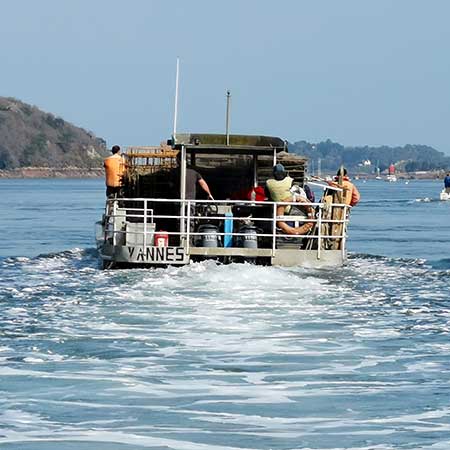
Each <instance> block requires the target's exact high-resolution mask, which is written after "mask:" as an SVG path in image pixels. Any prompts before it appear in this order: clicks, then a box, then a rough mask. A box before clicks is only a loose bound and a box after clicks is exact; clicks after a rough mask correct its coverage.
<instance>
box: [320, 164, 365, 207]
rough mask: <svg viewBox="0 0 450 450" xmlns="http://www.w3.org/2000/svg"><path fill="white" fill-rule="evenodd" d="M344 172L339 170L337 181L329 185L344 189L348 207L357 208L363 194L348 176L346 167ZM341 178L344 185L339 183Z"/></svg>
mask: <svg viewBox="0 0 450 450" xmlns="http://www.w3.org/2000/svg"><path fill="white" fill-rule="evenodd" d="M342 170H343V172H342V173H341V169H339V170H338V171H337V174H336V177H335V178H334V180H335V181H329V182H328V184H329V185H330V186H335V187H339V188H341V189H342V194H343V201H344V203H345V204H346V205H350V206H356V205H357V204H358V203H359V200H360V199H361V194H360V193H359V191H358V189H357V188H356V186H355V185H354V184H353V183H352V182H351V181H350V178H349V177H348V176H347V169H346V168H345V167H344V168H342ZM340 176H342V185H340V184H339V183H338V182H339V177H340Z"/></svg>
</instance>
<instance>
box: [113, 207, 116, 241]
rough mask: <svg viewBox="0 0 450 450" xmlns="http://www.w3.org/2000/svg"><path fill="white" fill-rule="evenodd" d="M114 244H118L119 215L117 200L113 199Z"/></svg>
mask: <svg viewBox="0 0 450 450" xmlns="http://www.w3.org/2000/svg"><path fill="white" fill-rule="evenodd" d="M113 202H114V203H113V245H116V215H117V200H116V199H114V200H113Z"/></svg>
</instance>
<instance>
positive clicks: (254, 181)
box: [253, 155, 258, 188]
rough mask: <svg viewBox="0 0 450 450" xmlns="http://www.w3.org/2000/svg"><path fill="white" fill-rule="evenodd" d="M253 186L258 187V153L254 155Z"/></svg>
mask: <svg viewBox="0 0 450 450" xmlns="http://www.w3.org/2000/svg"><path fill="white" fill-rule="evenodd" d="M253 187H255V188H256V187H258V155H253Z"/></svg>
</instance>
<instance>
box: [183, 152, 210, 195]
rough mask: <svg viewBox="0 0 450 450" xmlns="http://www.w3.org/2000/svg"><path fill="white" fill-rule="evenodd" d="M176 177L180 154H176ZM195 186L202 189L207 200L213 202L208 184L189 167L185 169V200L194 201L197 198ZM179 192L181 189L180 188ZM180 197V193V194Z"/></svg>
mask: <svg viewBox="0 0 450 450" xmlns="http://www.w3.org/2000/svg"><path fill="white" fill-rule="evenodd" d="M177 163H178V169H177V172H176V173H177V177H179V173H180V170H181V153H178V154H177ZM197 184H198V185H199V186H200V187H201V188H202V189H203V191H204V192H205V193H206V194H207V195H208V199H210V200H214V198H213V196H212V194H211V190H210V189H209V186H208V183H207V182H206V181H205V180H204V178H203V177H202V176H201V175H200V174H199V173H198V172H197V171H196V170H195V169H192V168H190V167H186V184H185V197H186V200H195V199H196V198H197ZM180 191H181V188H180ZM180 197H181V192H180Z"/></svg>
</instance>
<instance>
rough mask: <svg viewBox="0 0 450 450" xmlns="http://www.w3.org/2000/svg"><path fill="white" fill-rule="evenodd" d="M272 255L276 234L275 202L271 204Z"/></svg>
mask: <svg viewBox="0 0 450 450" xmlns="http://www.w3.org/2000/svg"><path fill="white" fill-rule="evenodd" d="M272 219H273V220H272V257H274V256H275V243H276V235H277V204H276V203H274V204H273V217H272Z"/></svg>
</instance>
